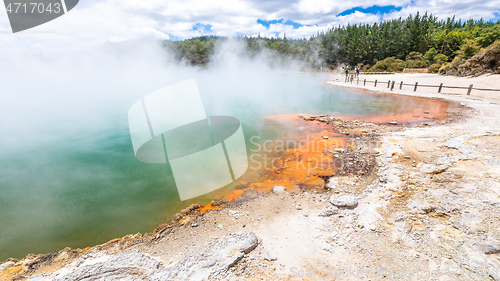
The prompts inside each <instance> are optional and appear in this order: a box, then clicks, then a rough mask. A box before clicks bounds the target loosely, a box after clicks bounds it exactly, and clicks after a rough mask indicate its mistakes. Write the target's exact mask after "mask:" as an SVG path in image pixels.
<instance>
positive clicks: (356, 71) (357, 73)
mask: <svg viewBox="0 0 500 281" xmlns="http://www.w3.org/2000/svg"><path fill="white" fill-rule="evenodd" d="M354 74H355V76H356V77H359V67H358V66H356V69H355V70H354Z"/></svg>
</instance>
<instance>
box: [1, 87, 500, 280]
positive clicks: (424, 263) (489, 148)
mask: <svg viewBox="0 0 500 281" xmlns="http://www.w3.org/2000/svg"><path fill="white" fill-rule="evenodd" d="M337 86H343V83H338V85H337ZM399 94H406V95H419V96H424V97H427V98H432V99H436V98H446V99H448V100H450V101H453V102H456V103H458V104H460V105H461V107H462V108H463V112H462V113H461V114H456V115H454V116H452V118H453V120H445V121H446V122H444V121H443V122H439V123H438V122H434V123H433V124H428V125H429V126H427V125H425V126H411V127H403V126H395V125H393V124H390V123H389V122H392V121H391V120H389V122H387V124H385V125H374V124H373V123H370V122H363V121H359V120H352V121H348V120H338V119H335V118H334V119H331V118H330V117H328V116H326V115H325V116H319V118H322V119H324V122H329V123H332V125H333V126H334V127H335V129H336V130H338V132H340V133H344V134H345V132H349V133H350V134H351V136H352V135H353V134H358V133H359V134H360V135H363V139H362V140H363V141H360V140H359V139H357V138H352V139H351V140H350V142H349V143H348V144H347V145H346V147H345V148H342V149H335V150H333V151H330V153H331V154H332V155H333V157H336V158H340V159H344V160H345V165H344V166H343V167H345V169H342V170H341V172H339V173H338V174H337V175H336V176H334V177H329V178H326V184H325V186H324V188H313V189H299V190H293V189H291V188H290V187H288V186H286V187H282V186H275V187H273V188H272V191H271V192H270V193H262V192H259V191H257V190H254V189H252V188H249V189H246V190H244V191H241V194H240V195H239V196H238V197H237V198H236V199H235V200H232V201H231V202H229V201H225V200H221V201H216V202H212V204H211V205H212V206H215V207H218V208H210V209H206V208H205V209H203V208H202V206H198V205H192V206H191V207H189V208H187V209H186V210H183V211H182V212H180V213H179V214H178V215H177V216H176V217H175V219H174V221H173V222H172V223H169V224H165V225H161V226H159V227H158V228H157V229H156V230H155V231H153V232H152V233H149V234H145V235H141V234H136V235H128V236H126V237H123V238H120V239H114V240H112V241H109V242H107V243H105V244H103V245H99V246H96V247H93V248H87V249H82V250H72V249H69V248H67V249H64V250H61V251H59V252H54V253H50V254H46V255H38V256H34V255H32V256H27V257H26V258H24V259H23V260H21V261H17V260H8V261H6V262H4V263H3V264H1V265H0V280H39V281H40V280H108V279H109V278H116V279H126V280H206V279H210V280H276V279H280V280H332V279H335V280H353V279H366V280H368V279H372V280H378V279H381V278H384V279H386V280H422V279H423V280H436V279H439V280H488V279H490V280H500V212H499V211H500V197H499V196H500V174H499V171H500V169H499V168H500V167H499V166H500V163H499V162H500V161H499V159H500V149H499V147H500V128H499V126H498V124H499V121H500V120H499V119H500V116H498V112H500V110H499V109H500V104H498V103H497V102H496V101H495V100H491V99H484V98H474V97H468V96H456V95H454V96H444V97H443V95H437V94H430V93H419V94H415V93H407V92H400V93H399ZM297 118H302V119H304V121H303V122H318V120H316V119H318V117H315V118H311V116H305V115H303V116H301V117H297ZM306 119H307V120H306ZM319 121H321V120H319ZM321 122H323V121H321ZM336 122H337V124H335V123H336ZM219 207H220V208H219Z"/></svg>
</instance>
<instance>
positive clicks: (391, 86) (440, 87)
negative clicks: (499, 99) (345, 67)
mask: <svg viewBox="0 0 500 281" xmlns="http://www.w3.org/2000/svg"><path fill="white" fill-rule="evenodd" d="M354 80H355V77H354V75H350V76H346V79H345V82H346V83H348V82H350V83H351V84H352V83H353V81H354ZM359 82H360V80H359V76H358V77H357V79H356V83H357V84H358V85H359ZM361 82H362V83H363V86H366V83H373V84H374V87H377V84H379V85H380V84H383V85H387V88H389V89H391V91H392V90H394V87H395V85H396V81H391V80H389V81H387V82H383V81H378V80H377V79H375V81H369V80H366V79H363V81H361ZM398 85H399V89H400V90H401V89H403V86H411V87H413V91H414V92H416V91H417V89H418V87H430V88H437V92H438V93H441V91H442V90H443V89H444V88H446V89H466V90H467V95H470V94H471V92H472V90H477V91H494V92H500V89H484V88H474V85H473V84H470V85H469V86H468V87H460V86H445V85H443V83H441V84H439V85H422V84H418V82H415V83H414V84H413V83H412V84H408V83H404V82H403V81H401V82H399V83H398Z"/></svg>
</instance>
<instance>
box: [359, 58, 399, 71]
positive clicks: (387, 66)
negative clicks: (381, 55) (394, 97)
mask: <svg viewBox="0 0 500 281" xmlns="http://www.w3.org/2000/svg"><path fill="white" fill-rule="evenodd" d="M405 66H406V65H405V62H404V61H402V60H400V59H397V58H395V57H388V58H386V59H384V60H381V61H378V62H377V63H376V64H375V65H374V66H372V67H371V68H370V69H368V71H369V72H400V71H403V69H404V68H405Z"/></svg>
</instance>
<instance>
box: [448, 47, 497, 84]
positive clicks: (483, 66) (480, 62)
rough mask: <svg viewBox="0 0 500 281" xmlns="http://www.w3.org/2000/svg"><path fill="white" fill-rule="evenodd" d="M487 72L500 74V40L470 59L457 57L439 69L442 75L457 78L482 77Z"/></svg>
mask: <svg viewBox="0 0 500 281" xmlns="http://www.w3.org/2000/svg"><path fill="white" fill-rule="evenodd" d="M486 72H489V73H495V74H500V40H497V41H495V42H494V43H493V44H491V45H490V46H488V47H486V48H484V49H482V50H481V51H479V52H478V53H477V54H476V55H474V56H472V57H470V58H469V59H465V58H463V57H460V56H457V57H455V59H453V61H452V62H451V63H448V64H446V65H443V66H442V67H441V68H440V69H439V73H441V74H446V75H455V76H470V75H481V74H483V73H486Z"/></svg>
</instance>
